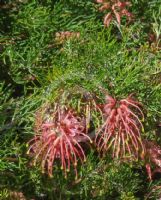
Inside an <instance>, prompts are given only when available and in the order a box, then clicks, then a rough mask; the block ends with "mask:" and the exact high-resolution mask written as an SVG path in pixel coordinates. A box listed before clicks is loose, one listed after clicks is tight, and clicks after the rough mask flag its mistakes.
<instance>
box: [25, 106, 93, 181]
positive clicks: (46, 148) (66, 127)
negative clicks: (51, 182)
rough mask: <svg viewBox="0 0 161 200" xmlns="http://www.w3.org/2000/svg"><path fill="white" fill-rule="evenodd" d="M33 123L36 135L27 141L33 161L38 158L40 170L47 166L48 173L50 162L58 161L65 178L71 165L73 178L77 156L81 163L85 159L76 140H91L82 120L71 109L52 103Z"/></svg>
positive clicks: (51, 166)
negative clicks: (33, 156) (52, 105)
mask: <svg viewBox="0 0 161 200" xmlns="http://www.w3.org/2000/svg"><path fill="white" fill-rule="evenodd" d="M36 124H37V125H39V127H38V126H37V127H36V130H37V131H36V133H37V135H36V136H35V137H34V138H33V139H31V140H30V141H29V150H28V153H32V152H33V153H34V155H35V158H34V163H35V164H36V162H37V161H38V159H39V160H41V168H42V171H43V172H44V171H45V169H46V168H47V171H48V174H49V176H52V171H53V164H54V162H55V161H56V160H60V162H61V169H63V170H64V173H65V177H66V176H67V172H68V171H69V170H70V168H71V164H72V165H73V167H74V171H75V174H76V178H77V168H76V166H77V162H78V159H80V160H81V162H82V163H83V161H85V160H86V156H85V153H84V150H83V148H82V147H81V145H80V142H82V141H87V140H88V141H90V142H92V141H91V139H90V137H89V136H88V135H87V134H86V132H85V131H86V127H85V124H86V123H85V120H84V119H82V118H80V117H78V116H77V115H76V113H75V112H74V111H73V110H71V109H66V108H60V107H59V106H57V105H55V108H54V109H53V110H48V109H47V110H46V112H44V113H43V117H42V115H40V114H39V116H38V117H37V119H36Z"/></svg>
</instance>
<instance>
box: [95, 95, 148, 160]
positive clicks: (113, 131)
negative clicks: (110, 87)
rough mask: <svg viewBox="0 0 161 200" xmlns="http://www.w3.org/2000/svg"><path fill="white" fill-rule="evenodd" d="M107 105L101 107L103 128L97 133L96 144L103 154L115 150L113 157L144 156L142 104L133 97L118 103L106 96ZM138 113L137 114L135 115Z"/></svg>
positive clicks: (136, 157)
mask: <svg viewBox="0 0 161 200" xmlns="http://www.w3.org/2000/svg"><path fill="white" fill-rule="evenodd" d="M106 102H107V103H106V104H105V105H102V106H100V107H101V109H102V113H103V116H104V122H103V124H102V126H101V127H100V128H99V129H98V130H97V132H96V138H95V142H96V145H97V147H98V150H99V151H102V152H103V153H104V152H106V151H107V150H109V149H112V150H113V154H112V155H113V157H116V158H119V157H120V158H128V157H127V156H130V158H132V159H133V158H135V159H138V158H139V155H141V156H142V157H143V156H144V152H145V150H144V145H143V142H142V139H141V130H142V131H143V125H142V122H141V119H140V118H139V116H141V117H142V120H143V119H144V115H143V112H142V110H141V108H140V107H141V104H140V103H139V102H137V101H134V100H133V99H132V98H131V96H129V97H128V98H126V99H122V100H120V101H117V100H116V99H114V98H112V97H111V96H106ZM135 113H137V114H138V115H139V116H138V115H137V114H135Z"/></svg>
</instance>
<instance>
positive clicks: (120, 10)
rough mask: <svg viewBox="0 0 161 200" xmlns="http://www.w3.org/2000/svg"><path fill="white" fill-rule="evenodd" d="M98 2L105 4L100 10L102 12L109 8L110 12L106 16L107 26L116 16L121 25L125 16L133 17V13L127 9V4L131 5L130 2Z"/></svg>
mask: <svg viewBox="0 0 161 200" xmlns="http://www.w3.org/2000/svg"><path fill="white" fill-rule="evenodd" d="M96 2H97V3H101V4H103V5H102V6H101V7H100V8H99V10H100V11H101V12H103V11H105V10H109V13H107V14H106V15H105V17H104V25H105V27H108V26H109V25H110V22H111V21H112V20H113V18H114V17H115V18H116V20H117V23H118V24H119V26H120V25H121V18H122V17H123V16H126V17H128V19H129V20H131V18H132V14H131V13H130V12H129V11H128V10H127V9H126V7H127V6H130V5H131V4H130V2H128V1H127V2H121V1H119V0H111V1H107V0H96Z"/></svg>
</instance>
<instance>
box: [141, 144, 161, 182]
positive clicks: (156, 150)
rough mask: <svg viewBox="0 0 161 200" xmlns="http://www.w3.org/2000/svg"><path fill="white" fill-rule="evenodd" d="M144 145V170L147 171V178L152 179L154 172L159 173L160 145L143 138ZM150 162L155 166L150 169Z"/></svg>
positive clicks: (160, 168)
mask: <svg viewBox="0 0 161 200" xmlns="http://www.w3.org/2000/svg"><path fill="white" fill-rule="evenodd" d="M144 144H145V147H146V157H145V162H146V170H147V173H148V177H149V180H152V177H153V176H154V175H155V173H157V172H159V173H161V147H160V146H159V145H157V144H156V143H155V142H153V141H148V140H144ZM152 164H153V165H154V166H156V168H155V169H154V170H153V171H152V169H151V168H152Z"/></svg>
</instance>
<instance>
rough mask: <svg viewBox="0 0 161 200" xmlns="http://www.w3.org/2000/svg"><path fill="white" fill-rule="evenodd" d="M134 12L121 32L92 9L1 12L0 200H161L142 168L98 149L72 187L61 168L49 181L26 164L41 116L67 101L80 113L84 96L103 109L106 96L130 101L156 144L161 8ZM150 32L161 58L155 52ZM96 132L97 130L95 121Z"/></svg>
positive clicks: (49, 6) (67, 5)
mask: <svg viewBox="0 0 161 200" xmlns="http://www.w3.org/2000/svg"><path fill="white" fill-rule="evenodd" d="M131 2H132V7H131V8H130V12H132V13H133V14H134V20H133V21H132V22H131V24H128V25H127V24H126V23H125V21H124V20H123V23H122V25H121V26H120V28H119V29H118V27H117V26H116V25H115V24H111V25H110V27H109V28H108V29H107V28H104V27H103V23H102V17H103V16H102V15H101V14H100V13H99V11H98V5H97V4H96V3H95V2H94V1H92V0H88V1H85V0H84V1H81V0H57V1H52V0H47V1H44V0H43V1H40V0H30V1H29V0H22V1H20V0H14V1H10V0H8V1H7V0H6V1H3V2H2V3H0V8H1V12H0V26H1V28H0V53H1V55H0V71H1V74H0V82H1V83H0V175H1V180H0V199H7V198H8V196H9V193H10V191H17V192H23V193H24V195H25V196H26V197H28V198H29V199H31V198H34V199H43V198H44V199H51V200H52V199H54V200H55V199H59V200H60V199H69V200H70V199H87V200H88V199H98V200H104V199H120V200H126V199H129V200H137V199H144V198H145V199H148V198H149V199H156V198H160V197H159V195H160V193H159V192H160V191H159V190H158V191H157V192H156V193H154V190H153V188H155V187H157V186H159V185H160V182H159V181H158V180H154V182H153V184H152V185H149V184H148V181H147V177H146V173H145V169H144V167H142V165H141V164H140V163H138V164H137V165H136V164H130V165H129V164H125V163H123V162H119V161H117V160H116V161H115V160H113V159H112V158H111V157H108V156H107V157H106V158H103V159H102V158H100V157H99V156H98V154H97V152H96V151H95V150H94V146H92V148H93V149H92V150H90V148H87V149H86V154H87V157H88V159H87V162H86V163H85V164H84V165H83V166H78V171H79V178H80V179H78V180H77V181H76V180H74V178H73V177H74V173H72V172H70V173H69V174H68V179H67V180H66V179H65V178H64V177H63V176H62V171H61V169H59V168H58V167H57V165H55V166H54V177H53V178H51V179H50V178H48V177H47V175H46V174H41V171H40V169H39V167H33V166H32V165H31V161H32V159H31V158H30V157H28V156H27V155H26V151H27V146H26V143H27V142H28V141H29V139H30V138H32V137H33V136H34V134H35V133H34V128H33V127H34V123H35V112H36V111H37V110H38V109H39V108H40V107H41V106H42V105H44V104H45V103H53V102H54V101H55V99H59V102H63V100H64V99H65V97H64V96H61V94H62V93H63V92H65V93H72V98H70V100H69V101H68V99H67V100H66V102H67V101H68V102H67V103H68V105H70V106H72V107H74V108H75V109H76V110H77V111H79V104H80V99H81V97H82V96H81V95H82V93H85V94H89V93H90V94H94V96H96V97H97V98H98V101H99V102H100V103H102V102H104V101H105V99H104V96H105V95H104V92H105V91H106V93H108V94H110V95H111V96H113V97H115V98H116V99H122V98H126V97H127V96H128V95H129V94H131V93H133V94H134V97H136V99H138V100H139V101H140V102H142V104H143V107H144V114H145V119H146V120H145V122H144V127H145V133H144V135H143V137H144V138H146V139H150V140H155V141H157V142H158V143H160V141H161V138H160V128H159V127H158V124H159V123H160V121H161V102H160V99H161V81H160V80H161V65H160V52H159V41H160V16H159V13H160V8H159V0H150V1H147V0H140V1H137V0H132V1H131ZM62 31H72V32H80V37H79V38H70V39H67V40H65V41H64V42H62V43H58V42H57V41H56V33H57V32H62ZM151 32H152V33H154V34H155V35H156V37H157V38H156V39H157V43H155V45H154V47H157V48H152V46H151V44H150V42H149V39H148V35H149V33H151ZM63 98H64V99H63ZM94 114H95V113H94ZM92 123H93V124H95V123H99V116H95V117H93V122H92ZM92 128H93V127H92ZM148 195H149V196H148Z"/></svg>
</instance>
